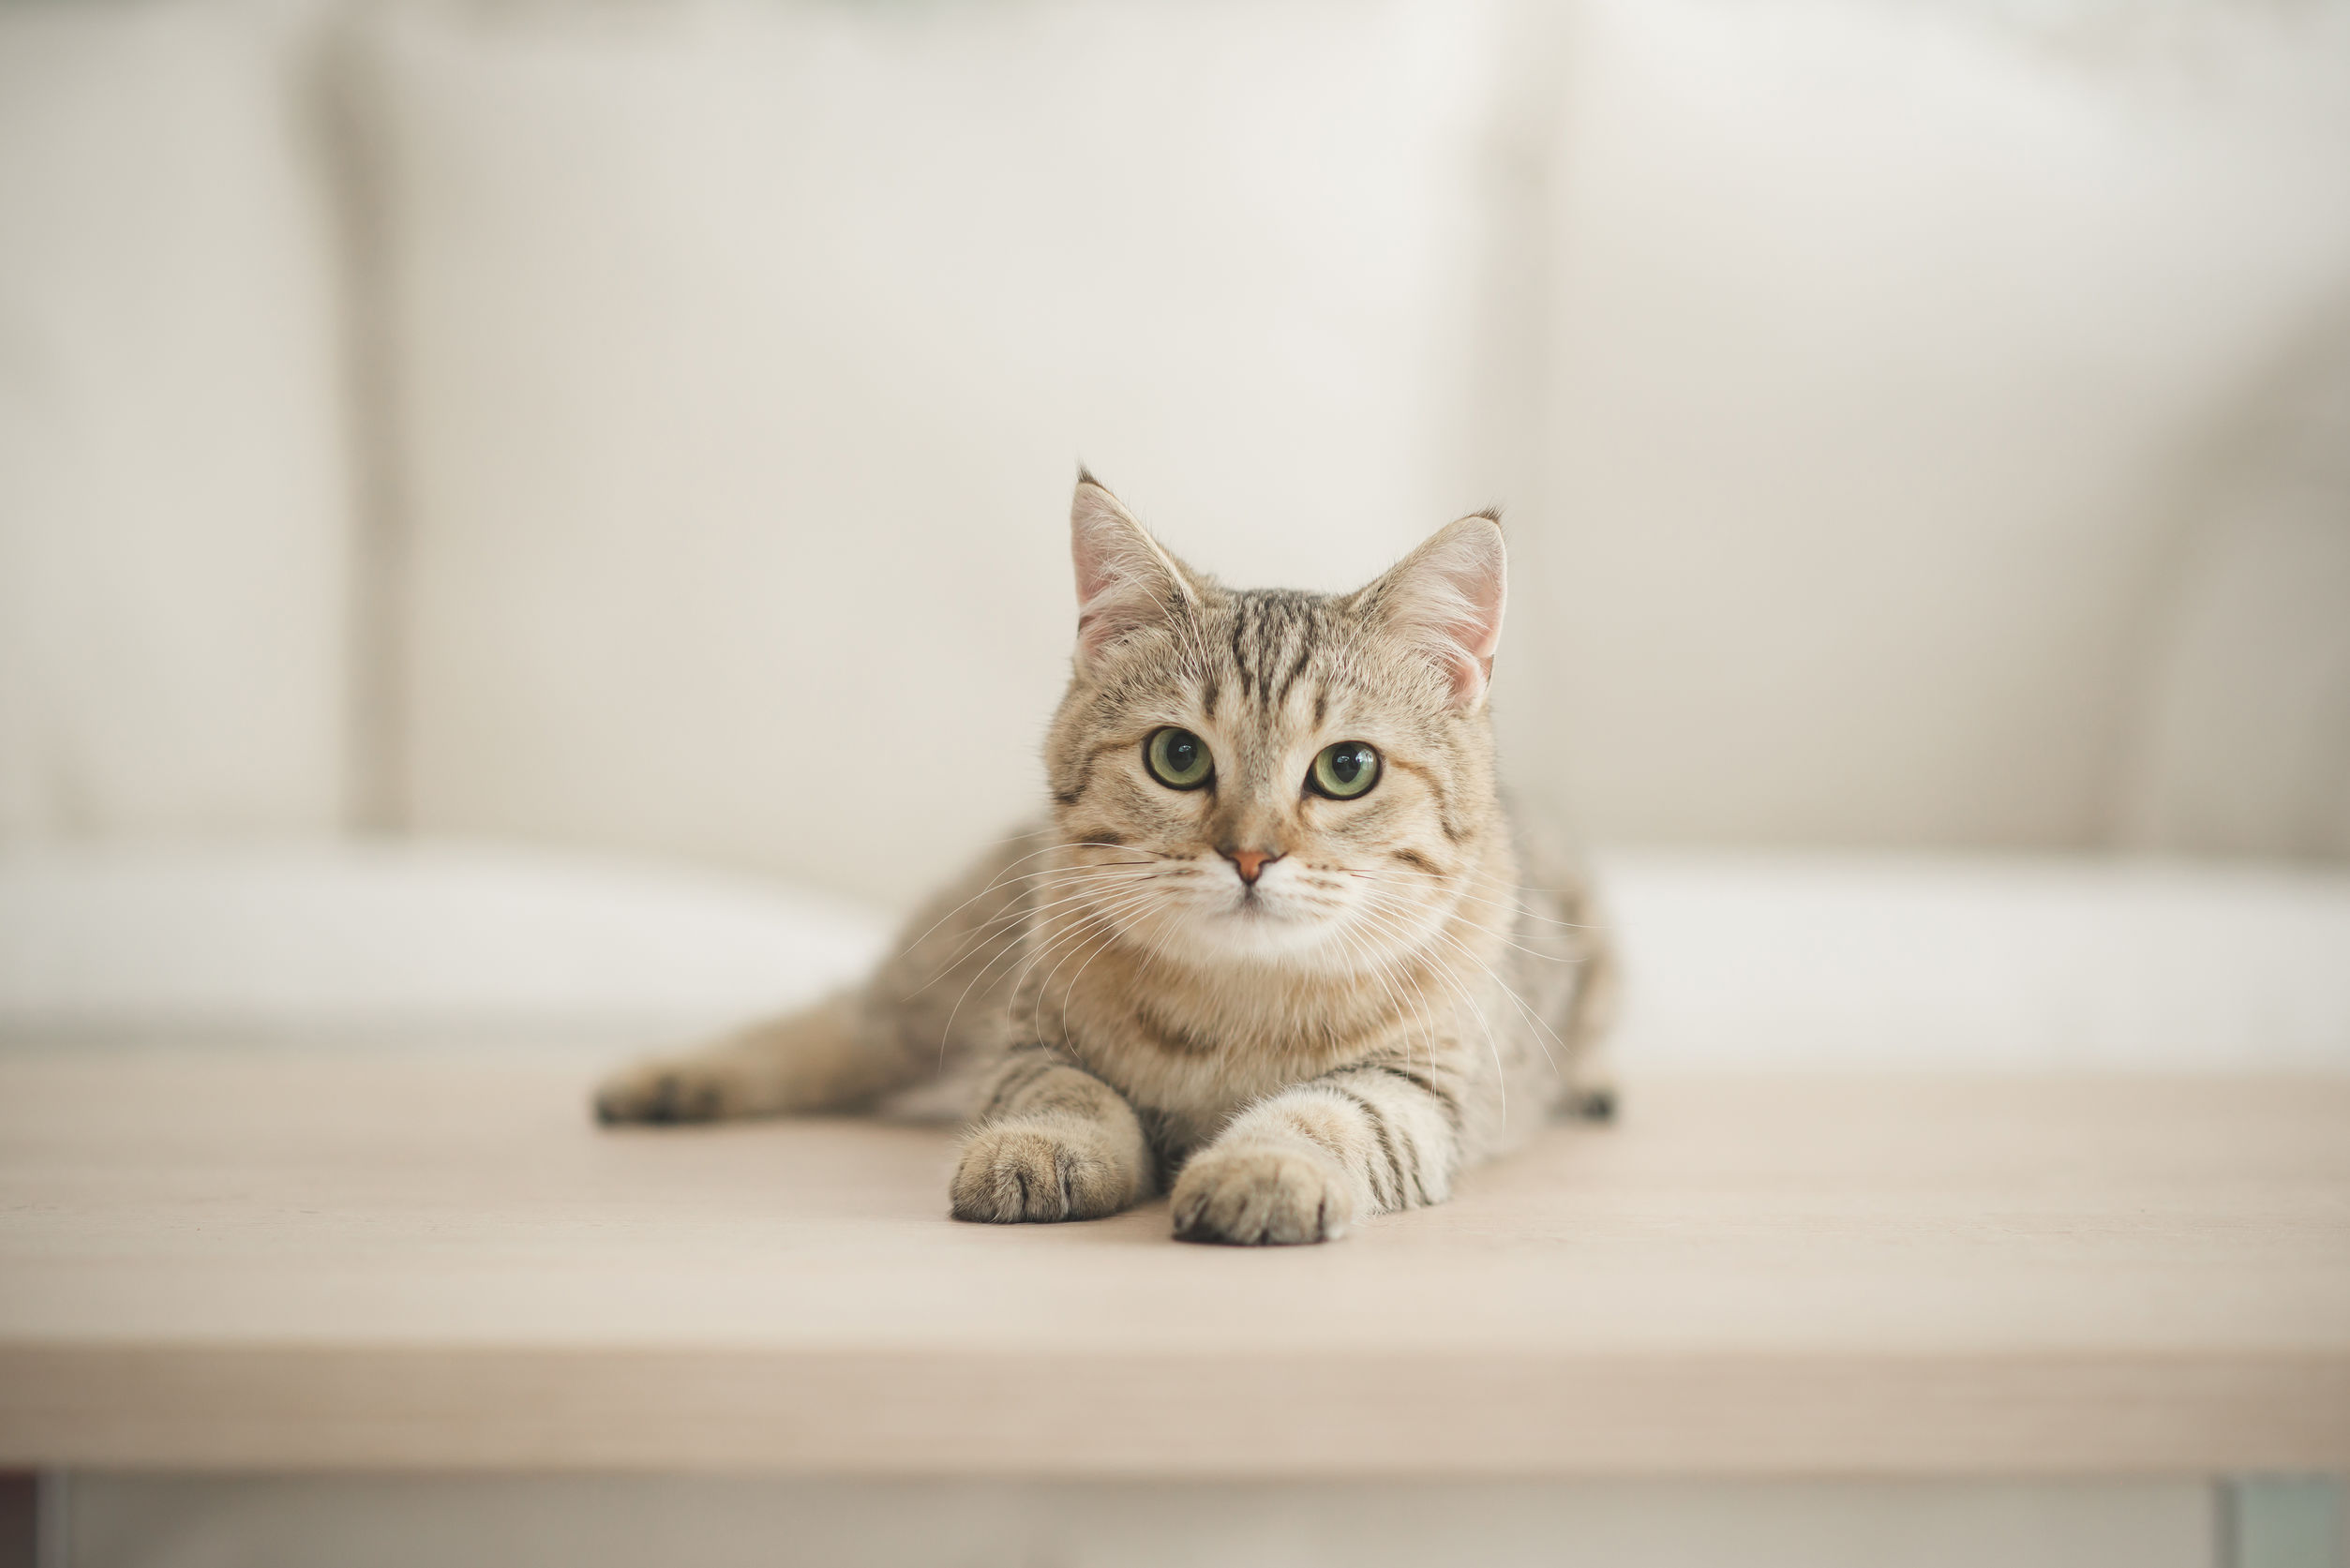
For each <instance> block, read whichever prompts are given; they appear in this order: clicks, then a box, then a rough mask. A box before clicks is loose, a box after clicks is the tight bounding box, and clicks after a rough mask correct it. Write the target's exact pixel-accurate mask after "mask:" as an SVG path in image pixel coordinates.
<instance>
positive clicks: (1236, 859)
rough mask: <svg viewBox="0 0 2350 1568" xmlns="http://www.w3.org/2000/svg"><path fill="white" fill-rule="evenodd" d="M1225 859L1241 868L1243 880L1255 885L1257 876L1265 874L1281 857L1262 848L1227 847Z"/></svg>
mask: <svg viewBox="0 0 2350 1568" xmlns="http://www.w3.org/2000/svg"><path fill="white" fill-rule="evenodd" d="M1224 859H1227V860H1230V861H1231V862H1232V863H1233V864H1234V865H1235V866H1238V867H1239V868H1240V880H1241V881H1243V882H1246V883H1248V884H1249V885H1250V886H1251V887H1254V886H1255V885H1256V880H1257V878H1258V877H1259V876H1261V875H1263V874H1265V867H1267V866H1269V865H1271V864H1272V863H1273V862H1274V861H1276V860H1278V859H1280V856H1279V855H1274V854H1270V853H1267V852H1266V851H1265V850H1262V849H1227V850H1225V851H1224Z"/></svg>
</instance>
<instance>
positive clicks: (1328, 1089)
mask: <svg viewBox="0 0 2350 1568" xmlns="http://www.w3.org/2000/svg"><path fill="white" fill-rule="evenodd" d="M1072 524H1073V529H1074V533H1075V555H1076V560H1077V571H1078V584H1079V597H1080V601H1081V619H1080V623H1079V638H1078V651H1077V659H1076V670H1075V674H1074V677H1073V679H1071V682H1070V688H1069V692H1068V694H1067V695H1066V696H1065V698H1064V699H1063V702H1062V705H1061V709H1060V711H1059V713H1058V715H1057V716H1056V718H1055V722H1054V725H1053V729H1052V732H1051V736H1050V739H1048V741H1047V744H1046V767H1047V774H1048V781H1049V784H1050V787H1051V791H1052V797H1053V814H1052V817H1051V820H1050V821H1049V822H1048V823H1046V824H1045V825H1044V826H1042V827H1040V829H1037V830H1036V831H1034V832H1031V833H1027V834H1024V835H1021V836H1020V837H1018V838H1015V839H1013V840H1012V841H1010V843H1008V844H1006V845H1005V846H1004V847H1003V848H1002V849H1000V850H998V851H997V852H995V854H993V855H991V856H990V857H989V858H988V859H986V860H984V861H983V862H982V863H981V864H980V866H978V867H976V868H975V869H974V870H973V871H972V872H971V873H970V874H968V875H967V876H966V877H965V879H964V880H963V881H962V882H961V883H959V884H958V885H957V886H956V887H954V888H953V889H950V890H949V891H948V892H946V893H945V894H943V895H941V896H940V898H939V899H937V900H936V901H935V903H934V904H933V906H932V907H930V908H928V909H926V910H925V911H924V912H923V913H922V914H921V915H920V916H918V917H917V918H916V920H915V921H914V922H913V924H912V925H911V926H910V927H909V931H908V936H907V940H906V943H905V945H904V947H903V948H902V950H901V951H899V952H898V954H897V955H896V956H895V957H893V958H892V959H891V961H889V962H888V963H885V964H884V965H883V966H882V968H881V969H880V971H879V972H878V973H877V974H876V976H875V977H874V978H873V979H872V980H871V981H870V982H869V983H868V984H867V985H866V986H865V987H863V988H862V989H861V990H860V991H858V992H854V993H846V994H844V995H841V996H838V997H835V998H833V999H832V1000H831V1001H830V1002H828V1003H826V1004H824V1005H823V1006H821V1007H819V1008H815V1009H813V1010H811V1011H809V1012H807V1013H803V1014H800V1015H796V1016H794V1017H791V1018H787V1019H784V1020H780V1021H777V1022H775V1023H770V1024H766V1025H762V1026H759V1027H756V1028H754V1029H751V1030H748V1031H745V1032H744V1033H743V1034H741V1035H740V1036H737V1037H735V1038H731V1039H728V1040H725V1041H722V1042H719V1043H718V1044H716V1045H714V1046H712V1047H711V1048H709V1049H708V1050H706V1051H703V1052H701V1053H696V1054H695V1055H692V1056H688V1057H683V1058H679V1059H675V1060H671V1061H666V1062H653V1063H648V1064H645V1065H644V1066H642V1067H639V1068H633V1069H630V1070H629V1071H627V1072H624V1073H622V1074H621V1075H619V1076H618V1077H616V1078H614V1079H613V1080H611V1081H610V1082H609V1083H606V1085H605V1086H604V1087H603V1089H602V1090H601V1091H600V1092H599V1095H598V1097H597V1107H598V1110H599V1113H601V1114H602V1115H603V1116H604V1117H605V1118H606V1120H702V1119H708V1118H711V1117H714V1116H731V1115H751V1114H763V1113H787V1112H795V1111H816V1110H831V1109H839V1108H845V1107H850V1106H858V1105H864V1104H871V1103H875V1102H878V1101H882V1100H885V1099H889V1098H891V1097H904V1096H906V1095H907V1094H908V1093H909V1092H910V1093H912V1094H915V1095H918V1096H926V1097H927V1098H931V1099H932V1100H933V1101H934V1102H936V1100H938V1099H940V1098H945V1099H947V1100H949V1101H950V1102H951V1101H955V1100H960V1101H961V1105H960V1107H959V1109H961V1110H962V1111H963V1112H964V1113H966V1114H967V1115H968V1116H969V1118H970V1119H971V1121H972V1130H971V1132H970V1134H969V1136H968V1138H967V1139H966V1142H965V1147H964V1151H963V1154H962V1157H961V1160H960V1163H959V1168H958V1170H957V1172H956V1174H955V1176H954V1179H953V1183H952V1192H951V1204H952V1208H953V1212H954V1213H955V1214H956V1215H957V1216H958V1217H963V1218H968V1219H986V1220H1002V1221H1010V1220H1052V1219H1074V1218H1087V1217H1096V1216H1100V1215H1105V1214H1111V1213H1115V1212H1116V1211H1117V1210H1119V1209H1121V1208H1124V1207H1126V1206H1127V1205H1128V1204H1130V1203H1131V1202H1135V1201H1136V1200H1138V1199H1140V1198H1142V1197H1145V1196H1147V1195H1148V1194H1150V1193H1151V1192H1153V1191H1157V1190H1163V1189H1165V1188H1166V1187H1168V1186H1170V1185H1172V1187H1173V1190H1174V1217H1175V1229H1176V1232H1177V1233H1178V1234H1180V1235H1184V1236H1187V1237H1190V1238H1194V1239H1203V1240H1218V1241H1233V1242H1295V1241H1317V1240H1322V1239H1325V1237H1328V1236H1333V1235H1336V1234H1338V1233H1340V1232H1341V1231H1342V1230H1343V1229H1344V1228H1345V1227H1346V1226H1347V1224H1348V1223H1349V1222H1350V1221H1351V1220H1352V1219H1353V1218H1354V1217H1355V1216H1357V1215H1366V1214H1371V1213H1378V1212H1382V1211H1385V1210H1390V1209H1400V1208H1408V1207H1413V1206H1416V1205H1418V1204H1422V1203H1430V1202H1442V1201H1443V1200H1444V1198H1445V1197H1447V1196H1448V1195H1449V1193H1450V1191H1451V1185H1452V1178H1453V1175H1454V1173H1455V1172H1457V1171H1459V1169H1460V1168H1461V1167H1462V1166H1463V1165H1465V1164H1468V1163H1471V1162H1474V1161H1475V1160H1478V1159H1482V1158H1485V1157H1489V1156H1491V1155H1493V1154H1495V1153H1498V1152H1500V1151H1502V1150H1504V1149H1505V1148H1507V1147H1509V1146H1510V1145H1511V1144H1513V1143H1515V1142H1518V1141H1519V1139H1521V1138H1523V1137H1525V1136H1526V1135H1528V1134H1530V1133H1531V1132H1533V1131H1534V1129H1535V1128H1536V1127H1538V1126H1540V1125H1541V1124H1542V1122H1543V1121H1544V1119H1545V1118H1546V1117H1547V1116H1548V1115H1549V1113H1551V1112H1552V1111H1554V1110H1556V1109H1560V1108H1570V1109H1574V1110H1579V1111H1582V1112H1585V1113H1600V1114H1605V1113H1606V1112H1607V1110H1608V1109H1609V1107H1610V1106H1611V1104H1612V1092H1613V1091H1612V1088H1611V1087H1610V1086H1609V1083H1607V1081H1606V1077H1605V1072H1604V1068H1603V1067H1602V1066H1601V1064H1600V1062H1599V1059H1598V1056H1597V1051H1596V1047H1597V1037H1598V1034H1599V1032H1600V1030H1601V1029H1602V1027H1603V1026H1604V1022H1605V1020H1604V1013H1605V1011H1606V1004H1607V1000H1608V996H1609V990H1610V986H1609V964H1608V955H1607V948H1606V945H1605V942H1604V940H1603V935H1602V933H1601V931H1600V928H1599V924H1598V919H1597V916H1596V914H1595V913H1594V907H1593V903H1592V900H1591V899H1590V897H1589V895H1588V893H1587V892H1586V891H1585V889H1584V887H1583V884H1582V883H1581V881H1580V880H1579V878H1578V877H1577V876H1576V875H1575V874H1573V872H1572V870H1571V868H1570V867H1569V866H1568V865H1567V863H1566V862H1565V861H1564V860H1563V859H1560V858H1558V857H1556V856H1554V855H1550V854H1547V853H1543V852H1542V851H1540V850H1539V849H1537V848H1534V847H1532V846H1530V845H1529V844H1528V843H1526V842H1525V840H1524V839H1523V837H1522V836H1521V835H1520V833H1519V831H1518V830H1517V829H1515V828H1514V827H1513V825H1512V823H1511V821H1510V818H1509V816H1508V814H1507V813H1506V811H1505V810H1504V806H1503V803H1502V801H1501V799H1500V797H1499V795H1498V792H1497V790H1496V787H1495V784H1494V777H1493V744H1492V734H1491V728H1490V724H1489V719H1488V715H1487V711H1486V704H1485V694H1486V679H1487V676H1488V673H1489V669H1490V665H1491V660H1492V654H1493V649H1494V646H1495V644H1496V642H1497V641H1498V638H1499V635H1500V627H1501V609H1502V597H1503V580H1502V577H1503V565H1502V550H1501V536H1500V530H1499V529H1498V528H1497V527H1496V526H1495V525H1494V523H1493V522H1492V520H1491V519H1490V518H1489V517H1485V516H1477V517H1468V518H1463V519H1461V520H1460V521H1459V522H1458V523H1455V524H1453V525H1451V526H1450V527H1449V528H1447V529H1445V530H1443V531H1442V532H1440V533H1438V534H1437V535H1436V536H1435V537H1434V538H1432V539H1431V540H1430V541H1429V543H1428V544H1427V545H1423V546H1422V547H1421V548H1420V549H1419V550H1418V551H1416V552H1414V555H1413V556H1412V557H1410V558H1409V559H1407V560H1405V561H1404V562H1403V563H1402V564H1401V565H1399V566H1398V567H1397V568H1396V569H1395V570H1394V571H1392V572H1390V573H1388V574H1387V575H1385V576H1384V577H1382V578H1381V579H1379V581H1377V582H1375V583H1373V584H1371V585H1370V587H1369V588H1366V589H1364V590H1359V591H1358V592H1356V593H1354V594H1347V595H1335V596H1325V595H1315V594H1305V593H1292V592H1284V591H1279V590H1270V591H1250V592H1235V591H1232V590H1225V589H1223V588H1221V587H1220V586H1219V585H1217V584H1216V583H1215V582H1214V581H1212V580H1211V579H1209V578H1206V577H1205V576H1203V575H1199V574H1197V573H1195V572H1192V571H1191V570H1190V569H1189V568H1187V567H1185V566H1183V565H1182V564H1181V563H1179V562H1177V561H1175V560H1174V559H1173V558H1172V557H1170V556H1168V555H1167V554H1166V553H1165V552H1164V551H1163V550H1161V549H1160V548H1159V546H1158V545H1156V543H1155V542H1153V541H1152V540H1151V539H1150V538H1149V536H1148V534H1147V533H1145V531H1144V530H1142V529H1141V527H1140V526H1139V525H1138V524H1136V523H1135V522H1134V521H1133V520H1132V519H1131V518H1130V517H1129V516H1128V515H1126V513H1125V512H1124V511H1123V509H1121V508H1120V507H1119V506H1118V504H1117V502H1116V501H1115V500H1113V499H1112V498H1111V497H1110V495H1109V493H1108V492H1107V491H1105V490H1102V489H1101V488H1100V486H1099V485H1095V484H1094V483H1093V482H1092V481H1090V480H1089V479H1086V480H1081V482H1080V484H1079V485H1078V490H1077V499H1076V505H1075V508H1074V512H1073V517H1072Z"/></svg>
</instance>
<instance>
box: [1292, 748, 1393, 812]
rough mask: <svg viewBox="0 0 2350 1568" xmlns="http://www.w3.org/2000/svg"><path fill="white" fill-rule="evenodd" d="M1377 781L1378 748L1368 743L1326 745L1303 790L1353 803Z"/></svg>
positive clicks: (1308, 775)
mask: <svg viewBox="0 0 2350 1568" xmlns="http://www.w3.org/2000/svg"><path fill="white" fill-rule="evenodd" d="M1378 782H1379V749H1378V748H1377V747H1376V746H1373V745H1372V744H1370V742H1369V741H1368V740H1341V741H1340V742H1339V743H1338V744H1337V745H1335V746H1325V747H1323V748H1322V754H1321V755H1320V756H1317V757H1315V758H1314V759H1313V770H1312V771H1311V772H1310V773H1308V774H1307V775H1306V787H1307V788H1309V789H1310V790H1312V791H1313V792H1314V793H1315V794H1316V795H1326V796H1328V797H1329V798H1330V799H1333V800H1352V799H1355V797H1356V796H1358V795H1362V794H1366V793H1368V792H1369V791H1370V786H1371V785H1373V784H1377V783H1378Z"/></svg>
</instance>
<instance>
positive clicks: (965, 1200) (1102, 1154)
mask: <svg viewBox="0 0 2350 1568" xmlns="http://www.w3.org/2000/svg"><path fill="white" fill-rule="evenodd" d="M1155 1170H1156V1167H1155V1165H1154V1163H1153V1160H1152V1156H1151V1152H1150V1144H1149V1141H1148V1140H1147V1139H1146V1138H1145V1136H1144V1133H1143V1124H1142V1122H1141V1120H1140V1119H1139V1118H1137V1117H1136V1116H1135V1114H1134V1108H1133V1107H1132V1106H1130V1105H1129V1104H1127V1102H1126V1099H1125V1098H1124V1097H1123V1096H1121V1095H1120V1094H1119V1093H1118V1092H1117V1091H1116V1090H1115V1089H1113V1088H1111V1087H1110V1085H1108V1084H1107V1083H1103V1082H1101V1080H1100V1079H1099V1078H1096V1077H1095V1076H1094V1075H1093V1074H1091V1073H1089V1072H1087V1071H1085V1069H1084V1068H1078V1067H1074V1066H1072V1065H1070V1063H1069V1062H1068V1061H1067V1060H1065V1059H1064V1058H1062V1057H1060V1056H1059V1055H1057V1054H1055V1053H1053V1052H1051V1051H1049V1050H1046V1049H1044V1048H1042V1047H1029V1048H1026V1049H1023V1050H1018V1051H1015V1052H1013V1053H1012V1054H1011V1057H1010V1060H1009V1061H1007V1062H1005V1064H1004V1065H1003V1067H1002V1068H998V1069H997V1071H996V1074H995V1079H994V1081H993V1082H992V1083H990V1084H989V1085H988V1090H987V1093H986V1094H985V1095H984V1096H983V1097H982V1098H981V1099H980V1114H979V1117H978V1119H977V1121H976V1123H975V1124H974V1126H973V1127H972V1129H971V1131H970V1133H969V1134H968V1135H967V1136H966V1137H965V1139H964V1141H963V1154H962V1157H961V1159H960V1160H958V1161H957V1163H956V1166H955V1173H954V1186H953V1189H952V1198H953V1212H954V1217H956V1218H957V1219H978V1220H987V1221H991V1222H993V1223H995V1224H999V1225H1014V1224H1019V1223H1021V1222H1023V1221H1043V1220H1056V1219H1100V1218H1101V1217H1103V1216H1105V1215H1113V1214H1115V1213H1117V1212H1118V1211H1119V1210H1120V1209H1123V1208H1125V1207H1126V1206H1127V1205H1128V1204H1130V1203H1132V1202H1134V1201H1135V1200H1136V1199H1138V1198H1142V1197H1145V1196H1147V1195H1148V1194H1149V1192H1150V1191H1151V1188H1152V1187H1153V1185H1154V1172H1155Z"/></svg>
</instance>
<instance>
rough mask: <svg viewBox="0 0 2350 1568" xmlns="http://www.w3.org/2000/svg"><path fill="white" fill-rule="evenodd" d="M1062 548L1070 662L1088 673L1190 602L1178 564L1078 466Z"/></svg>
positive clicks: (1186, 577) (1194, 595)
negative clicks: (1068, 588) (1068, 579)
mask: <svg viewBox="0 0 2350 1568" xmlns="http://www.w3.org/2000/svg"><path fill="white" fill-rule="evenodd" d="M1069 551H1070V559H1071V560H1072V561H1073V562H1074V563H1075V565H1076V567H1077V665H1078V667H1079V668H1080V669H1091V668H1092V667H1093V666H1094V665H1095V664H1096V663H1097V662H1098V661H1099V660H1100V658H1101V656H1102V655H1103V654H1104V653H1106V652H1108V651H1109V650H1111V649H1112V648H1114V647H1115V646H1116V645H1117V644H1118V643H1119V642H1121V641H1123V640H1124V639H1126V638H1128V637H1130V636H1132V635H1134V634H1135V633H1136V632H1139V631H1142V630H1143V629H1144V628H1145V627H1148V626H1154V625H1158V624H1160V623H1161V622H1163V621H1165V620H1167V619H1168V618H1169V617H1170V616H1172V615H1173V614H1175V607H1176V606H1177V605H1187V604H1196V603H1197V602H1198V600H1199V594H1198V591H1197V590H1195V589H1194V588H1193V587H1192V586H1191V582H1190V574H1189V573H1188V572H1186V571H1185V570H1184V568H1183V565H1182V563H1181V562H1180V561H1178V560H1175V557H1173V556H1171V555H1169V554H1168V553H1167V552H1166V551H1165V550H1164V549H1162V548H1160V544H1159V541H1157V540H1156V539H1153V538H1152V537H1151V536H1150V532H1149V530H1146V529H1145V528H1144V527H1143V525H1142V524H1140V523H1138V522H1136V521H1135V520H1134V518H1133V515H1131V514H1130V513H1129V512H1128V511H1127V510H1126V508H1125V507H1123V506H1120V505H1119V504H1118V498H1117V497H1115V496H1114V495H1112V494H1111V493H1110V492H1109V491H1108V490H1107V489H1105V488H1103V487H1102V485H1101V482H1100V480H1098V479H1096V478H1094V476H1093V475H1092V474H1089V473H1087V472H1085V470H1082V469H1080V470H1078V473H1077V494H1076V495H1075V497H1074V498H1072V499H1071V500H1070V506H1069Z"/></svg>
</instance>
